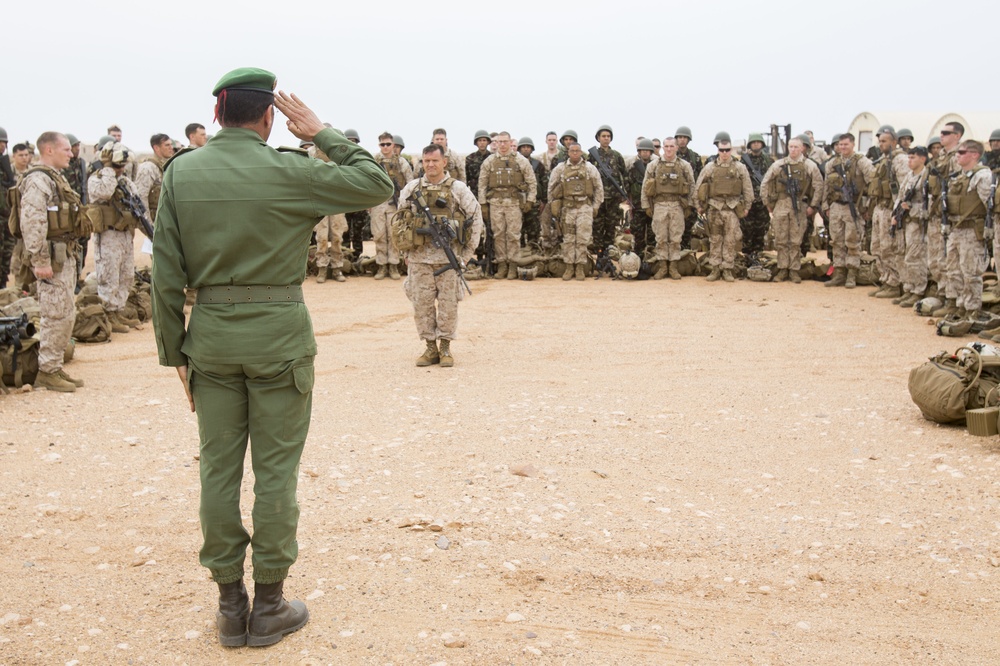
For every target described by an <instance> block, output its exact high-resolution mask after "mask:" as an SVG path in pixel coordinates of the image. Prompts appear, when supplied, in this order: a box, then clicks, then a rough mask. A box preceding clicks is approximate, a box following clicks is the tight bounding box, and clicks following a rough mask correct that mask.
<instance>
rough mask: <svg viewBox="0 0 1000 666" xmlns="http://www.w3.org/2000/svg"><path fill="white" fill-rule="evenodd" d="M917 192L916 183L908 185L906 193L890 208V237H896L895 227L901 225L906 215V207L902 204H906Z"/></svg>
mask: <svg viewBox="0 0 1000 666" xmlns="http://www.w3.org/2000/svg"><path fill="white" fill-rule="evenodd" d="M916 193H917V184H916V183H913V185H910V187H909V189H907V190H906V193H905V194H903V198H902V200H901V201H900V202H899V203H898V204H896V207H895V208H893V209H892V222H893V224H892V226H890V227H889V236H890V237H891V238H895V237H896V227H902V226H903V218H904V217H906V210H907V209H906V208H903V204H908V203H910V202H912V201H913V195H914V194H916Z"/></svg>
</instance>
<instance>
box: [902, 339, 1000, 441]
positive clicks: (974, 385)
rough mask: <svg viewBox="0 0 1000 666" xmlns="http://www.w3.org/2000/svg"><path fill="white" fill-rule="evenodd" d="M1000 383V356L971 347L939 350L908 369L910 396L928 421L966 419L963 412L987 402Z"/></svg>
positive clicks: (938, 421)
mask: <svg viewBox="0 0 1000 666" xmlns="http://www.w3.org/2000/svg"><path fill="white" fill-rule="evenodd" d="M998 384H1000V357H998V356H982V355H980V354H979V352H977V351H976V350H975V349H973V348H971V347H960V348H959V349H958V350H957V351H956V352H955V353H954V354H949V353H948V352H941V353H940V354H938V355H937V356H933V357H931V358H930V359H929V360H928V361H927V362H926V363H924V364H923V365H920V366H917V367H916V368H914V369H913V370H911V371H910V380H909V389H910V398H911V399H912V400H913V402H914V404H916V405H917V407H918V408H919V409H920V413H921V414H923V415H924V418H925V419H927V420H928V421H934V422H935V423H965V412H966V411H967V410H969V409H979V408H981V407H985V406H986V402H987V397H988V396H989V394H990V392H991V391H992V390H993V389H994V388H996V386H997V385H998Z"/></svg>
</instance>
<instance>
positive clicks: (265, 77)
mask: <svg viewBox="0 0 1000 666" xmlns="http://www.w3.org/2000/svg"><path fill="white" fill-rule="evenodd" d="M277 84H278V77H276V76H275V75H274V74H272V73H271V72H269V71H267V70H266V69H258V68H257V67H240V68H239V69H234V70H233V71H231V72H229V73H228V74H225V75H223V77H222V78H221V79H219V82H218V83H216V84H215V88H213V89H212V94H213V95H215V96H216V97H218V96H219V93H220V92H222V90H224V89H228V90H256V91H258V92H266V93H272V94H273V93H274V88H275V86H276V85H277Z"/></svg>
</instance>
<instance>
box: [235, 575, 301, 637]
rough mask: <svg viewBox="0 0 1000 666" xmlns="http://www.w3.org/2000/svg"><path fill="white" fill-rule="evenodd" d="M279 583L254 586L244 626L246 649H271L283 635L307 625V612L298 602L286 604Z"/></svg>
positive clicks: (282, 583)
mask: <svg viewBox="0 0 1000 666" xmlns="http://www.w3.org/2000/svg"><path fill="white" fill-rule="evenodd" d="M284 584H285V581H281V582H278V583H270V584H263V583H254V595H253V610H252V611H250V621H249V623H248V625H247V628H248V630H249V633H248V635H247V645H250V646H253V647H260V646H263V645H273V644H274V643H277V642H278V641H280V640H281V639H282V638H283V637H284V635H285V634H290V633H292V632H293V631H298V630H299V629H301V628H302V627H304V626H305V624H306V622H308V621H309V611H308V610H306V605H305V604H304V603H302V602H301V601H292V602H288V601H285V598H284V596H283V595H282V588H283V587H284Z"/></svg>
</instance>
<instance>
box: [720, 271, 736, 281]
mask: <svg viewBox="0 0 1000 666" xmlns="http://www.w3.org/2000/svg"><path fill="white" fill-rule="evenodd" d="M722 279H723V280H725V281H726V282H733V281H735V280H736V278H735V277H733V269H731V268H723V269H722Z"/></svg>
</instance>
